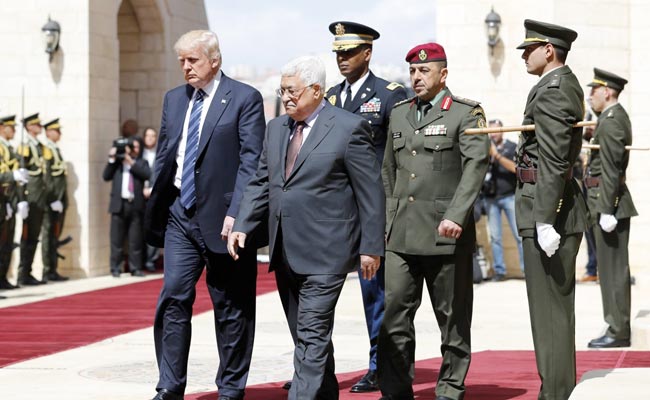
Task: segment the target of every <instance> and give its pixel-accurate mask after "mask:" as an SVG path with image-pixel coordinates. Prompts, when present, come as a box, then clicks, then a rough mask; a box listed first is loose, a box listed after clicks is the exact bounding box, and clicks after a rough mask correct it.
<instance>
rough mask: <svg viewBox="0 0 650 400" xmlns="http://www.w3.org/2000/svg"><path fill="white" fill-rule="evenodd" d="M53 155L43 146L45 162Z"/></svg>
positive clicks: (50, 150)
mask: <svg viewBox="0 0 650 400" xmlns="http://www.w3.org/2000/svg"><path fill="white" fill-rule="evenodd" d="M52 157H54V155H53V154H52V149H50V148H49V147H48V146H43V158H44V159H46V160H48V161H49V160H51V159H52Z"/></svg>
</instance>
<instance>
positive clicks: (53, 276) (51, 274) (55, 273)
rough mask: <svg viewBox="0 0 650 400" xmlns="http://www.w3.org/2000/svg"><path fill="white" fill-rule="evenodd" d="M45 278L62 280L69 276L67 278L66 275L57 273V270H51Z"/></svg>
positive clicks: (53, 280)
mask: <svg viewBox="0 0 650 400" xmlns="http://www.w3.org/2000/svg"><path fill="white" fill-rule="evenodd" d="M47 279H48V280H50V281H52V282H64V281H67V280H68V279H70V278H68V277H67V276H63V275H59V273H58V272H52V273H49V274H47Z"/></svg>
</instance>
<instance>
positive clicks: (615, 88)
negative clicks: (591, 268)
mask: <svg viewBox="0 0 650 400" xmlns="http://www.w3.org/2000/svg"><path fill="white" fill-rule="evenodd" d="M626 83H627V80H626V79H624V78H621V77H620V76H618V75H615V74H613V73H611V72H607V71H603V70H602V69H598V68H595V69H594V79H593V80H592V81H591V83H589V85H587V86H591V93H590V94H589V102H590V103H591V108H592V109H593V110H594V111H595V112H596V113H598V114H599V116H598V124H597V125H596V130H595V131H594V136H593V139H592V140H591V143H593V144H599V145H600V149H599V150H591V154H590V156H589V164H588V166H587V176H585V178H584V185H585V187H586V188H587V204H588V205H589V210H591V216H592V218H594V221H592V222H595V225H594V228H593V230H594V237H595V239H596V255H597V256H596V258H597V259H598V275H599V276H600V291H601V293H602V296H603V311H604V317H605V322H606V323H607V324H608V327H607V331H606V332H605V334H604V335H603V336H601V337H599V338H596V339H594V340H592V341H590V342H589V347H592V348H606V347H628V346H630V302H631V296H630V264H629V260H628V252H627V246H628V242H629V240H630V217H634V216H636V215H638V213H637V211H636V208H635V207H634V203H633V202H632V195H631V194H630V191H629V190H628V189H627V185H626V184H625V171H626V169H627V166H628V164H629V162H630V152H629V150H626V149H625V146H630V145H632V125H631V123H630V117H629V116H628V115H627V112H625V109H624V108H623V106H621V104H620V103H619V102H618V96H619V94H620V93H621V92H622V91H623V88H624V87H625V84H626Z"/></svg>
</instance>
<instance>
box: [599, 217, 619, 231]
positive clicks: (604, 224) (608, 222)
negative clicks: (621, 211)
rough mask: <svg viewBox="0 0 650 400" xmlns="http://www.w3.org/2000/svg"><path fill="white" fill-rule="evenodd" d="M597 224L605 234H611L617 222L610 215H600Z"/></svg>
mask: <svg viewBox="0 0 650 400" xmlns="http://www.w3.org/2000/svg"><path fill="white" fill-rule="evenodd" d="M598 223H599V224H600V227H601V228H602V229H603V230H604V231H605V232H611V231H613V230H614V229H615V228H616V224H617V223H618V221H617V220H616V217H615V216H613V215H611V214H600V220H599V221H598Z"/></svg>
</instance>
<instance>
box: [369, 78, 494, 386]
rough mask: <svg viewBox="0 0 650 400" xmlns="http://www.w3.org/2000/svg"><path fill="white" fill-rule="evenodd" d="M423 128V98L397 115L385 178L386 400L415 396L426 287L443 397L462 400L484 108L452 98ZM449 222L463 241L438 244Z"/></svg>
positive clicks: (382, 339)
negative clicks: (417, 326) (417, 322)
mask: <svg viewBox="0 0 650 400" xmlns="http://www.w3.org/2000/svg"><path fill="white" fill-rule="evenodd" d="M444 90H445V93H444V94H443V96H442V99H441V100H440V101H439V102H438V103H436V104H434V105H433V108H432V109H431V110H430V111H429V112H428V114H426V115H425V116H424V117H423V118H421V120H420V121H418V117H417V116H418V110H417V109H418V105H417V101H416V100H415V99H412V100H410V101H405V102H402V103H400V104H398V105H396V106H395V108H394V109H393V112H392V114H391V119H390V126H389V130H388V137H387V139H388V141H387V144H386V153H385V157H384V164H383V170H382V176H383V181H384V188H385V192H386V235H387V244H386V311H385V316H384V322H383V324H382V329H381V331H380V335H379V353H378V367H379V368H378V372H379V382H380V387H381V390H382V393H383V394H385V395H393V396H406V397H409V396H410V397H412V396H413V389H412V384H413V378H414V371H415V369H414V366H415V330H414V326H413V320H414V317H415V312H416V310H417V308H418V307H419V305H420V301H421V297H422V288H423V282H424V281H426V283H427V287H428V290H429V295H430V297H431V299H432V305H433V309H434V312H435V314H436V318H437V320H438V324H439V326H440V330H441V334H442V351H443V353H442V357H443V361H442V365H441V367H440V375H439V377H438V385H437V386H436V394H437V395H438V396H447V397H449V398H453V399H458V398H462V397H463V395H464V392H465V386H464V381H465V377H466V375H467V371H468V368H469V363H470V354H471V348H470V325H471V319H472V298H473V292H472V251H473V249H474V246H475V242H476V232H475V228H474V217H473V212H472V210H473V204H474V201H475V200H476V197H477V196H478V193H479V190H480V187H481V183H482V182H483V178H484V176H485V173H486V172H487V167H488V152H489V138H488V137H487V135H465V134H463V132H464V131H465V129H468V128H476V127H484V126H485V116H484V113H483V109H482V108H481V107H480V106H479V103H477V102H474V101H471V100H467V99H462V98H458V97H455V96H453V95H452V94H451V92H450V91H449V89H444ZM443 219H448V220H451V221H453V222H455V223H457V224H459V225H460V226H461V227H462V228H463V232H462V235H461V237H460V239H458V240H456V239H449V238H444V237H440V236H438V229H437V228H438V225H439V224H440V222H441V221H442V220H443Z"/></svg>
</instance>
